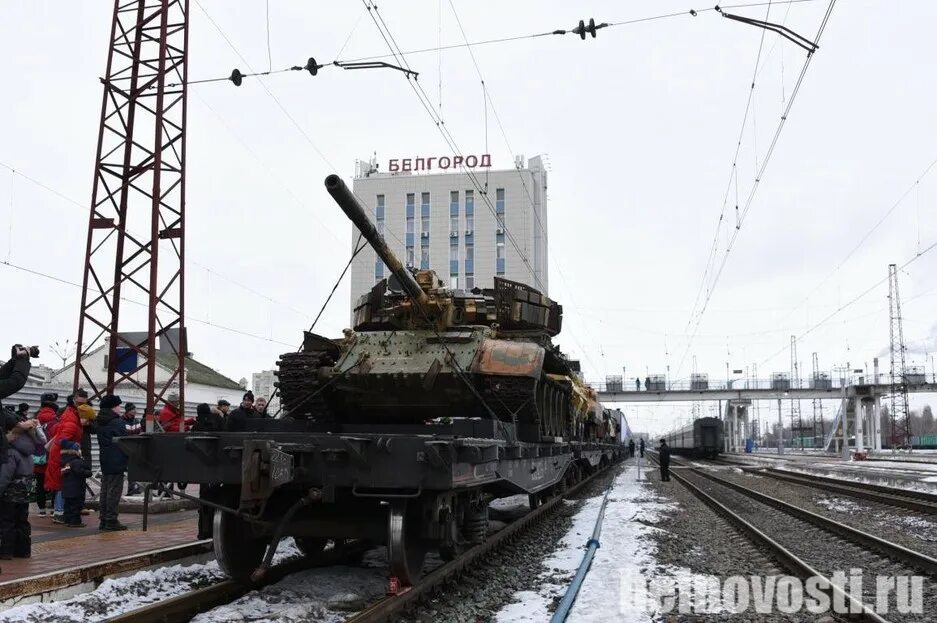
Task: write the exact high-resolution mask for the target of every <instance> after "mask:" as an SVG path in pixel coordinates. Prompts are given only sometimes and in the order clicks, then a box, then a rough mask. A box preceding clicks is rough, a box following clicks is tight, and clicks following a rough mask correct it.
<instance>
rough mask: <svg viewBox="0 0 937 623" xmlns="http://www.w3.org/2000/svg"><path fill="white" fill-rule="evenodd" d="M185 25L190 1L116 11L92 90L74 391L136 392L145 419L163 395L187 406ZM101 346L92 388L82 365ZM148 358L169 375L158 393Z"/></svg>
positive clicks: (125, 5)
mask: <svg viewBox="0 0 937 623" xmlns="http://www.w3.org/2000/svg"><path fill="white" fill-rule="evenodd" d="M188 15H189V2H188V0H115V2H114V13H113V22H112V25H111V36H110V43H109V46H108V55H107V69H106V73H105V77H104V78H103V79H102V83H103V85H104V95H103V101H102V105H101V122H100V128H99V133H98V143H97V157H96V160H95V167H94V190H93V192H92V196H91V215H90V219H89V222H88V245H87V251H86V254H85V266H84V279H83V282H82V284H83V289H82V295H81V311H80V315H79V326H78V351H77V355H76V363H75V379H74V383H75V386H76V387H78V386H85V387H88V388H89V389H90V390H91V391H93V393H94V394H95V395H100V394H104V393H108V392H112V391H114V388H115V387H116V386H117V385H118V384H121V383H130V384H132V385H135V386H137V387H139V388H141V389H143V390H144V391H145V392H146V413H147V414H152V413H153V410H154V407H155V405H156V404H157V403H158V402H159V401H160V400H161V399H163V396H164V394H165V393H166V392H167V390H168V389H169V388H170V387H174V388H175V387H178V393H179V399H180V402H182V404H184V400H185V394H184V389H185V383H184V370H185V354H186V339H185V322H184V317H185V316H184V314H185V299H184V292H185V270H184V259H185V143H186V141H185V135H186V130H185V127H186V86H185V85H186V80H187V78H188V75H187V69H186V67H187V51H188V35H189V29H188ZM170 85H173V86H170ZM131 301H132V302H134V303H139V304H140V305H139V306H133V307H128V306H126V305H123V303H128V302H131ZM122 308H123V309H122ZM122 311H123V312H124V313H123V315H122V314H121V312H122ZM134 332H135V333H134ZM105 340H108V341H107V344H108V358H107V360H106V367H107V380H106V382H105V384H104V385H101V384H100V379H99V378H98V382H95V378H96V377H97V374H95V373H96V372H97V370H95V369H93V368H91V367H90V365H89V360H88V356H89V354H90V353H91V352H92V351H94V350H96V349H98V348H99V347H102V346H104V344H105ZM158 347H160V348H162V353H161V355H162V356H161V357H160V363H161V365H163V366H166V367H168V368H169V369H170V370H171V373H170V376H169V379H168V380H167V381H166V382H165V383H160V384H159V386H157V384H156V379H155V373H156V359H157V348H158Z"/></svg>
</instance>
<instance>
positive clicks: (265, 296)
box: [0, 161, 309, 318]
mask: <svg viewBox="0 0 937 623" xmlns="http://www.w3.org/2000/svg"><path fill="white" fill-rule="evenodd" d="M0 167H3V168H4V169H7V170H9V171H11V172H13V173H15V175H17V176H19V177H21V178H23V179H24V180H26V181H28V182H30V183H31V184H34V185H35V186H37V187H39V188H41V189H43V190H45V191H47V192H49V193H51V194H53V195H55V196H56V197H58V198H59V199H62V200H63V201H65V202H67V203H70V204H72V205H74V206H76V207H78V208H81V209H82V210H86V209H87V207H88V206H86V205H85V204H83V203H81V202H80V201H77V200H76V199H73V198H72V197H69V196H68V195H66V194H64V193H62V192H60V191H58V190H56V189H55V188H52V187H51V186H49V185H48V184H45V183H44V182H42V181H40V180H38V179H36V178H34V177H31V176H30V175H27V174H25V173H23V172H22V171H21V170H17V169H15V168H14V167H12V166H11V165H9V164H7V163H5V162H3V161H0ZM128 233H131V234H132V233H133V232H128ZM136 235H137V237H138V238H142V236H141V235H139V234H136ZM186 261H187V262H189V263H190V264H192V265H194V266H197V267H199V268H201V269H202V270H204V271H206V272H207V273H208V274H210V275H214V276H215V277H217V278H219V279H221V280H223V281H226V282H228V283H230V284H232V285H235V286H237V287H239V288H241V289H243V290H244V291H245V292H249V293H251V294H254V295H256V296H259V297H261V298H263V299H264V300H266V301H267V302H269V303H272V304H274V305H277V306H279V307H282V308H284V309H287V310H289V311H291V312H293V313H295V314H297V315H299V316H301V317H304V318H305V317H308V316H309V314H308V313H307V312H304V311H302V310H299V309H297V308H296V307H294V306H292V305H289V304H287V303H284V302H282V301H278V300H277V299H275V298H273V297H271V296H270V295H268V294H265V293H263V292H260V291H258V290H257V289H255V288H252V287H251V286H248V285H246V284H243V283H241V282H240V281H237V280H236V279H233V278H231V277H228V276H227V275H224V274H223V273H220V272H218V271H217V270H215V269H214V268H210V267H208V266H205V265H204V264H201V263H199V262H197V261H195V260H193V259H191V258H187V259H186Z"/></svg>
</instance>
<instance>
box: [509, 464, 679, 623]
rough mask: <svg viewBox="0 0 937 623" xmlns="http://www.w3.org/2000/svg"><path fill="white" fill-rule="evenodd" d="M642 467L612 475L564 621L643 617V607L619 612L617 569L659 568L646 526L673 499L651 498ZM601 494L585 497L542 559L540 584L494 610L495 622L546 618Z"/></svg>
mask: <svg viewBox="0 0 937 623" xmlns="http://www.w3.org/2000/svg"><path fill="white" fill-rule="evenodd" d="M645 482H646V480H645V475H644V470H642V471H641V480H640V481H639V480H638V468H637V467H636V466H633V465H632V466H626V467H625V468H624V469H623V470H622V471H621V473H619V474H618V476H617V477H616V478H615V480H614V483H613V485H612V490H611V492H610V493H609V498H608V507H607V508H606V511H605V520H604V522H603V524H602V534H601V537H600V539H599V542H600V544H601V545H600V547H599V549H598V550H597V551H596V554H595V558H594V560H593V561H592V567H591V569H590V571H589V574H588V575H587V576H586V580H585V582H584V583H583V586H582V589H581V591H580V593H579V597H578V598H577V599H576V604H575V605H574V607H573V609H572V612H571V613H570V616H569V620H570V621H576V622H577V623H599V622H605V621H608V622H612V621H614V622H615V623H622V622H624V623H627V622H630V621H647V620H649V619H650V618H651V617H652V614H651V613H649V612H645V611H635V610H631V611H628V612H620V611H619V590H620V589H619V585H620V582H621V578H622V574H627V573H639V574H645V575H649V574H654V573H656V572H658V571H662V569H660V568H659V567H658V566H657V564H656V563H655V561H654V546H653V543H651V541H650V540H649V539H648V536H649V535H650V534H651V533H652V532H654V531H655V530H657V528H654V527H653V526H651V525H648V524H653V523H654V522H656V521H657V519H658V518H659V516H660V515H661V513H662V511H664V510H670V509H672V508H673V505H672V504H663V503H660V502H657V501H655V500H656V498H654V497H652V494H651V493H650V490H649V488H648V487H647V485H646V484H645ZM601 505H602V495H598V496H596V497H593V498H591V499H589V500H586V501H585V503H584V505H583V508H582V510H580V511H579V513H578V514H577V515H576V517H575V518H574V519H573V525H572V527H571V528H570V529H569V531H568V532H567V533H566V536H565V537H563V539H562V541H561V542H560V543H559V545H558V547H557V549H556V550H555V551H554V553H553V555H552V556H550V558H548V559H547V560H545V561H544V572H543V574H542V575H541V579H542V584H541V585H540V587H539V589H538V590H536V591H520V592H518V593H516V594H515V595H514V598H515V601H514V602H513V603H511V604H508V605H507V606H505V607H504V608H502V609H501V611H499V612H498V613H497V615H496V617H495V621H497V623H526V622H536V623H542V622H543V621H549V620H550V610H549V606H550V605H551V604H552V603H553V602H554V601H555V600H557V599H559V598H560V597H561V596H562V595H563V593H564V592H565V591H566V588H567V586H568V584H569V581H570V580H571V579H572V577H573V575H574V574H575V572H576V568H577V567H578V566H579V563H580V562H581V561H582V556H583V553H584V551H585V549H586V542H587V541H588V540H589V539H590V538H591V537H592V530H593V528H594V526H595V520H596V518H597V516H598V513H599V509H600V507H601Z"/></svg>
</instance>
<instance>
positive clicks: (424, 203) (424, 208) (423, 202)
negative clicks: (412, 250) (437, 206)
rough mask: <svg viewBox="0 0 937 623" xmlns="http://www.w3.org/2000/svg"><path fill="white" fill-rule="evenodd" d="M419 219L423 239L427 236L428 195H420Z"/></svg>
mask: <svg viewBox="0 0 937 623" xmlns="http://www.w3.org/2000/svg"><path fill="white" fill-rule="evenodd" d="M420 217H421V221H422V222H421V225H422V231H423V237H424V238H425V237H427V236H429V193H422V194H421V195H420Z"/></svg>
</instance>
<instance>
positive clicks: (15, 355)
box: [0, 344, 39, 421]
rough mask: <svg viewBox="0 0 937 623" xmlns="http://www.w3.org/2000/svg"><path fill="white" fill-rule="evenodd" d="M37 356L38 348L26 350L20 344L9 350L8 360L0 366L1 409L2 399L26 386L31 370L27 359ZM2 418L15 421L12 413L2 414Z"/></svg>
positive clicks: (31, 347) (30, 364) (0, 406)
mask: <svg viewBox="0 0 937 623" xmlns="http://www.w3.org/2000/svg"><path fill="white" fill-rule="evenodd" d="M38 356H39V347H38V346H30V347H29V348H26V347H24V346H23V345H22V344H14V345H13V347H12V348H11V349H10V358H9V359H8V360H7V362H6V363H5V364H3V365H2V366H0V408H2V407H3V399H4V398H8V397H10V396H12V395H13V394H15V393H16V392H18V391H19V390H21V389H23V385H26V379H27V378H29V371H30V370H31V369H32V363H31V362H30V361H29V358H30V357H38ZM4 417H5V418H6V417H11V418H13V419H14V421H15V419H16V418H15V415H14V414H13V413H12V412H10V413H9V415H8V414H7V413H4Z"/></svg>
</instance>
